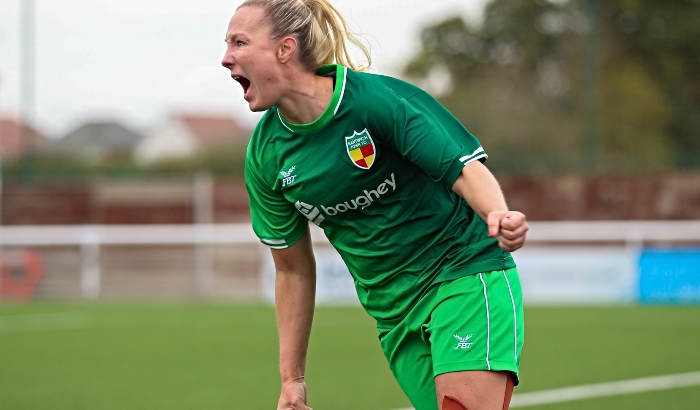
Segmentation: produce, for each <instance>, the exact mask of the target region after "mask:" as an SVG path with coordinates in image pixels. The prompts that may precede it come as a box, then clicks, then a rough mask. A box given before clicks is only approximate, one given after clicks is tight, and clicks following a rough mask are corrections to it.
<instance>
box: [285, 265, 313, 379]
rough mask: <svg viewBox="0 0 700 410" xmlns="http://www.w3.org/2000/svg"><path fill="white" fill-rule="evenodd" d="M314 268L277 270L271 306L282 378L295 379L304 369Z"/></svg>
mask: <svg viewBox="0 0 700 410" xmlns="http://www.w3.org/2000/svg"><path fill="white" fill-rule="evenodd" d="M315 288H316V275H315V272H314V271H311V272H309V271H306V272H289V271H287V272H285V271H279V270H278V271H277V277H276V281H275V289H276V290H275V308H276V311H277V328H278V331H279V340H280V375H281V377H282V382H283V383H284V382H287V381H290V380H294V379H299V378H301V377H303V376H304V374H305V371H306V353H307V350H308V346H309V336H310V334H311V323H312V321H313V315H314V304H315Z"/></svg>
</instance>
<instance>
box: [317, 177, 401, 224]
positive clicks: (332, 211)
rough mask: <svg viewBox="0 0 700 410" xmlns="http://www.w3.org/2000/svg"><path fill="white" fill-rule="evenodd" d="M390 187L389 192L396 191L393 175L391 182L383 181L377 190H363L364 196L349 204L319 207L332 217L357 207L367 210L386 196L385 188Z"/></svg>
mask: <svg viewBox="0 0 700 410" xmlns="http://www.w3.org/2000/svg"><path fill="white" fill-rule="evenodd" d="M387 185H388V186H390V187H391V188H392V191H391V192H394V191H396V178H395V177H394V174H393V173H392V174H391V180H389V179H385V180H384V182H382V183H381V184H379V186H377V189H373V190H371V191H367V190H366V189H365V191H364V195H360V196H358V197H357V198H355V199H353V200H351V201H350V202H347V201H346V202H343V203H340V204H338V205H336V206H329V207H325V206H323V205H321V209H323V212H325V213H326V215H329V216H333V215H337V214H338V213H343V212H347V211H349V210H351V209H357V208H358V207H361V208H362V209H365V208H367V207H368V206H370V205H371V204H372V202H374V201H376V200H377V199H379V198H381V196H382V195H384V194H386V193H387V192H389V188H388V187H387Z"/></svg>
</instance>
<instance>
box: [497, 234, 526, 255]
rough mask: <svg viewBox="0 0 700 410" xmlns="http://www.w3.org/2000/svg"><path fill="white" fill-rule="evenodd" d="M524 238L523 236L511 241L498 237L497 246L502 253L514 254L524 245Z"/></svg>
mask: <svg viewBox="0 0 700 410" xmlns="http://www.w3.org/2000/svg"><path fill="white" fill-rule="evenodd" d="M525 238H526V236H525V235H523V236H521V237H519V238H517V239H513V240H511V239H506V238H504V237H499V238H498V246H500V247H501V249H503V250H504V251H507V252H514V251H516V250H518V249H520V248H522V247H523V245H524V244H525Z"/></svg>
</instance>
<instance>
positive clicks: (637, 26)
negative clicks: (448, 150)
mask: <svg viewBox="0 0 700 410" xmlns="http://www.w3.org/2000/svg"><path fill="white" fill-rule="evenodd" d="M598 1H599V0H571V1H554V0H550V1H547V0H538V1H530V0H494V1H492V2H491V3H489V4H488V5H487V7H486V10H485V14H484V20H483V23H482V24H481V25H479V26H478V27H474V26H470V25H469V24H467V23H466V22H464V21H463V20H462V19H461V18H459V17H454V18H450V19H448V20H445V21H443V22H441V23H439V24H436V25H434V26H431V27H427V28H425V29H424V30H423V32H422V36H421V39H422V50H421V51H420V52H419V53H417V54H416V56H414V57H413V58H412V59H411V60H410V61H409V62H408V64H407V65H406V68H405V74H406V75H407V76H409V78H412V79H414V80H415V81H416V82H418V83H419V84H420V85H422V86H425V87H426V88H428V89H429V90H432V91H443V93H442V94H441V95H440V96H439V98H440V99H441V100H442V102H443V103H444V104H445V105H446V106H447V107H448V108H449V109H450V110H451V111H452V112H454V113H455V115H456V116H457V117H458V118H460V119H461V120H462V121H463V122H464V123H465V124H467V126H468V127H469V128H470V129H471V130H472V131H474V132H475V133H476V134H477V135H478V136H480V138H481V139H482V142H483V143H484V145H485V146H486V148H487V150H489V151H497V152H499V155H498V156H492V159H491V160H490V161H489V162H490V164H491V166H492V167H495V168H496V169H498V170H501V171H514V172H515V171H524V170H527V171H530V172H536V171H578V170H582V169H586V163H584V161H586V158H585V157H584V156H583V149H582V147H583V146H584V145H585V141H584V135H583V132H582V130H583V129H584V124H589V125H590V124H593V125H594V126H595V128H594V136H593V138H595V141H594V144H593V146H594V147H595V148H596V151H597V155H596V159H595V161H594V164H596V170H597V171H634V170H640V169H645V170H662V169H668V168H671V167H673V166H680V167H687V166H695V167H700V138H697V135H696V134H697V132H698V130H700V126H699V125H700V73H699V72H698V71H699V67H700V64H698V59H700V42H698V41H697V40H696V39H697V38H700V36H699V35H700V32H699V30H700V28H698V26H699V25H698V24H697V21H700V2H699V1H697V0H668V1H665V2H645V1H642V0H604V1H603V3H600V7H594V8H592V9H591V8H587V6H591V5H594V6H595V5H597V2H598ZM589 10H593V11H594V12H595V13H594V14H592V15H591V14H590V12H589ZM591 18H594V19H595V20H592V19H591ZM586 47H588V48H586ZM590 50H593V54H592V57H593V58H591V56H590V55H589V54H591V53H590ZM591 69H592V70H593V71H592V72H593V73H594V74H595V75H594V76H593V78H594V80H595V82H594V87H592V88H586V87H585V85H586V82H585V81H584V80H585V78H586V75H589V76H590V73H591V71H590V70H591ZM587 70H589V71H587ZM436 84H442V85H443V87H441V88H442V89H439V88H440V87H437V88H436V87H435V85H436ZM444 84H448V85H449V86H448V87H444ZM587 96H594V97H595V99H594V100H593V106H594V108H595V112H596V113H597V115H595V116H594V117H592V116H591V115H586V117H585V118H584V114H585V112H586V111H585V107H584V101H585V100H586V98H587ZM688 152H694V153H695V155H688V154H687V153H688ZM589 161H590V160H589Z"/></svg>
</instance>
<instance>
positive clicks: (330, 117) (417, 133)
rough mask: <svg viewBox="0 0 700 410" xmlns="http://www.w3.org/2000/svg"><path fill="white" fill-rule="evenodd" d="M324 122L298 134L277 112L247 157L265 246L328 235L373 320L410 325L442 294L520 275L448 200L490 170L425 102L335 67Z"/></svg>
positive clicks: (459, 131) (482, 227)
mask: <svg viewBox="0 0 700 410" xmlns="http://www.w3.org/2000/svg"><path fill="white" fill-rule="evenodd" d="M318 74H319V75H327V76H335V90H334V93H333V97H332V99H331V102H330V104H329V105H328V107H327V109H326V110H325V112H324V113H323V114H322V115H321V116H320V117H319V118H318V119H317V120H315V121H314V122H312V123H310V124H301V125H300V124H292V123H290V122H288V121H287V120H285V119H284V118H283V117H282V116H281V115H280V113H279V111H278V110H277V108H275V107H273V108H271V109H269V110H268V111H267V112H266V113H265V115H264V116H263V117H262V118H261V120H260V122H259V124H258V125H257V127H256V129H255V131H254V133H253V136H252V138H251V141H250V145H249V146H248V152H247V156H246V167H245V178H246V186H247V188H248V192H249V195H250V211H251V215H252V221H253V230H254V231H255V233H256V234H257V236H258V237H259V238H260V240H261V241H262V243H263V244H265V245H267V246H269V247H271V248H275V249H282V248H286V247H288V246H291V245H292V244H294V243H295V242H296V241H297V240H299V239H300V238H301V236H302V235H303V234H304V232H305V231H306V229H307V226H306V225H307V224H308V223H309V221H311V222H313V223H315V224H316V225H318V226H319V227H321V228H322V229H323V231H324V232H325V234H326V236H327V237H328V239H329V241H330V242H331V244H332V245H333V246H334V247H335V248H336V249H337V251H338V253H339V254H340V256H341V257H342V258H343V261H344V262H345V264H346V265H347V267H348V269H349V271H350V273H351V274H352V276H353V279H354V282H355V287H356V290H357V293H358V296H359V299H360V302H361V303H362V305H363V306H364V308H365V309H366V310H367V312H368V313H369V314H370V315H372V316H373V317H374V318H376V319H377V320H392V319H396V318H400V317H403V315H405V314H406V312H407V311H408V310H409V309H410V307H411V306H412V305H413V304H414V303H415V302H416V301H417V300H418V298H420V296H421V295H422V294H423V293H424V292H425V291H426V290H427V289H428V287H429V286H430V285H432V284H434V283H437V282H442V281H446V280H451V279H455V278H459V277H463V276H466V275H472V274H476V273H480V272H485V271H493V270H500V269H507V268H511V267H514V266H515V263H514V262H513V259H512V258H511V256H510V254H509V253H507V252H505V251H503V250H502V249H501V248H499V247H498V243H497V241H496V239H493V238H489V237H488V230H487V227H486V224H485V222H484V221H483V220H481V218H480V217H479V216H478V215H477V214H476V213H475V212H474V211H473V210H472V209H471V208H470V207H469V205H468V204H467V202H466V201H465V200H464V199H462V198H461V197H460V196H458V195H457V194H455V193H454V192H453V191H452V189H451V188H452V185H453V184H454V182H455V181H456V180H457V177H458V176H459V175H460V173H461V171H462V168H463V167H464V166H465V165H466V164H468V163H470V162H472V161H477V160H481V161H483V160H485V159H486V157H487V156H486V152H485V151H484V149H483V148H482V147H481V144H480V143H479V141H478V140H477V139H476V138H475V137H474V136H473V135H472V134H471V133H469V131H467V130H466V129H465V128H464V126H463V125H462V124H461V123H460V122H459V121H458V120H457V119H456V118H455V117H454V116H453V115H452V114H450V113H449V112H448V111H447V110H446V109H445V108H444V107H443V106H442V105H441V104H440V103H439V102H437V101H436V100H435V99H434V98H432V97H431V96H430V95H429V94H427V93H426V92H425V91H423V90H421V89H419V88H417V87H415V86H413V85H411V84H408V83H406V82H404V81H401V80H398V79H395V78H391V77H386V76H381V75H376V74H369V73H359V72H354V71H351V70H349V69H347V68H346V67H342V66H338V65H330V66H326V67H323V68H321V69H320V70H319V71H318Z"/></svg>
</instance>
